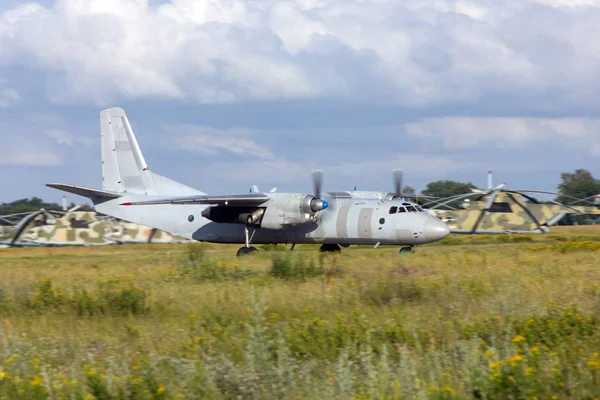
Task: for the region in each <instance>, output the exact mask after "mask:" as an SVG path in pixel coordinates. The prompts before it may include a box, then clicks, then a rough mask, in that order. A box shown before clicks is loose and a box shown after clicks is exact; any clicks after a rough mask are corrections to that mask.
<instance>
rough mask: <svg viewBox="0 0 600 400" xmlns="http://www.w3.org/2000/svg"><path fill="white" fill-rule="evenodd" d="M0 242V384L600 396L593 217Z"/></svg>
mask: <svg viewBox="0 0 600 400" xmlns="http://www.w3.org/2000/svg"><path fill="white" fill-rule="evenodd" d="M237 247H238V246H226V245H204V244H195V245H171V246H170V245H148V246H146V245H135V246H108V247H93V248H38V249H31V248H30V249H5V250H0V398H21V399H37V398H55V399H60V398H65V399H70V398H74V399H80V398H82V399H83V398H90V399H92V398H98V399H111V398H119V399H150V398H155V399H172V398H211V399H212V398H214V399H221V398H242V399H275V398H299V399H300V398H301V399H412V398H420V399H454V398H476V399H535V398H537V399H551V398H556V399H595V398H600V355H599V352H600V269H599V268H600V263H599V261H600V252H599V250H600V227H598V228H597V227H581V228H563V229H559V228H554V229H553V233H552V234H551V235H540V236H493V237H492V236H477V237H469V236H456V235H454V236H452V235H451V236H450V237H449V238H447V239H446V240H444V241H443V242H440V243H438V244H433V245H429V246H422V247H420V248H419V251H418V252H417V253H416V254H405V255H399V254H398V248H392V247H380V248H378V249H371V248H367V247H353V248H348V249H344V251H343V253H342V254H341V255H338V256H333V255H321V254H319V253H318V252H317V249H318V247H315V246H298V247H297V248H296V249H295V251H293V252H290V251H289V247H285V246H281V247H280V246H278V247H275V246H270V247H264V248H263V249H262V250H263V251H261V252H260V254H259V255H258V256H255V257H246V258H242V259H238V258H236V257H235V251H236V249H237Z"/></svg>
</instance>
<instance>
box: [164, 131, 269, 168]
mask: <svg viewBox="0 0 600 400" xmlns="http://www.w3.org/2000/svg"><path fill="white" fill-rule="evenodd" d="M164 129H165V130H166V131H167V132H170V133H171V134H170V135H169V137H168V141H169V142H172V144H174V146H175V147H176V148H179V149H182V150H187V151H196V152H199V153H204V154H219V153H222V152H229V153H233V154H236V155H240V156H251V157H258V158H261V159H263V160H272V159H275V158H276V156H275V155H274V154H273V153H271V151H269V150H268V149H267V148H266V147H264V146H261V145H259V144H257V143H256V142H255V141H254V140H252V139H250V138H248V137H247V136H249V135H251V134H252V132H251V131H250V130H248V129H229V130H219V129H215V128H212V127H206V126H198V125H177V126H165V127H164Z"/></svg>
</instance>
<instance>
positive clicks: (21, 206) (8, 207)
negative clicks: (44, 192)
mask: <svg viewBox="0 0 600 400" xmlns="http://www.w3.org/2000/svg"><path fill="white" fill-rule="evenodd" d="M75 206H76V205H75V203H71V204H70V205H69V206H68V209H70V208H73V207H75ZM42 208H43V209H46V210H49V211H62V209H63V208H62V204H58V203H46V202H45V201H43V200H42V199H40V198H38V197H32V198H30V199H20V200H15V201H13V202H10V203H0V215H10V214H19V213H27V212H34V211H39V210H40V209H42ZM79 210H80V211H93V209H92V208H91V207H89V206H87V205H85V206H83V207H81V208H79Z"/></svg>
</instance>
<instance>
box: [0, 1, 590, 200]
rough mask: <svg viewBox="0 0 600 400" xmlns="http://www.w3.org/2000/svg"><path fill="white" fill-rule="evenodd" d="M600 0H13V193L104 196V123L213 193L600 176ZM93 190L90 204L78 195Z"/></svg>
mask: <svg viewBox="0 0 600 400" xmlns="http://www.w3.org/2000/svg"><path fill="white" fill-rule="evenodd" d="M599 20H600V0H504V1H501V2H500V1H497V0H452V1H450V0H430V1H426V2H424V1H422V0H403V1H398V0H245V1H244V0H163V1H159V0H151V1H149V0H43V1H37V2H24V1H20V0H0V178H1V182H2V184H1V185H0V202H2V201H12V200H16V199H19V198H24V197H31V196H38V197H42V198H43V199H45V200H48V201H60V198H61V196H62V193H61V192H57V191H54V190H52V189H49V188H46V187H45V186H44V184H45V183H49V182H55V183H70V184H76V185H81V186H88V187H94V188H99V187H101V165H100V140H99V139H100V132H99V113H100V111H101V110H103V109H105V108H110V107H116V106H118V107H122V108H124V109H125V111H126V112H127V115H128V117H129V120H130V122H131V125H132V127H133V129H134V131H135V133H136V136H137V139H138V142H139V144H140V147H141V149H142V151H143V153H144V156H145V158H146V161H147V162H148V164H149V166H150V168H151V169H152V170H153V171H154V172H157V173H159V174H161V175H165V176H168V177H169V178H171V179H174V180H177V181H180V182H183V183H185V184H187V185H190V186H193V187H195V188H197V189H199V190H202V191H204V192H207V193H211V194H230V193H245V192H247V191H248V189H249V188H250V186H251V185H253V184H256V185H259V187H260V188H261V189H262V190H265V191H266V190H269V189H271V188H272V187H277V188H279V190H280V191H296V192H307V193H310V191H311V181H310V174H311V171H312V170H313V169H323V170H324V171H325V181H324V186H325V187H324V189H325V190H327V191H334V190H351V189H352V188H353V187H355V186H356V187H357V188H358V189H359V190H361V189H362V190H382V191H384V190H390V191H391V190H392V189H393V185H392V170H393V169H396V168H403V169H404V171H405V184H407V185H410V186H413V187H415V188H416V189H417V190H422V189H423V188H424V187H425V185H426V184H427V183H428V182H431V181H435V180H441V179H443V180H445V179H451V180H458V181H471V182H473V183H474V184H476V185H479V186H480V187H483V186H485V185H486V182H487V177H486V173H487V171H488V170H493V171H494V181H495V183H500V182H507V184H508V187H510V188H513V189H519V188H520V189H524V188H527V189H539V190H550V191H554V190H556V187H557V185H558V183H559V181H560V173H561V172H572V171H574V170H575V169H578V168H586V169H589V170H590V171H591V172H592V173H593V174H596V175H600V163H598V160H599V158H600V102H599V101H598V92H599V91H600V42H599V41H598V40H596V38H598V37H600V24H598V23H597V21H599ZM82 200H83V199H82V198H78V197H75V196H73V198H72V201H74V202H81V201H82Z"/></svg>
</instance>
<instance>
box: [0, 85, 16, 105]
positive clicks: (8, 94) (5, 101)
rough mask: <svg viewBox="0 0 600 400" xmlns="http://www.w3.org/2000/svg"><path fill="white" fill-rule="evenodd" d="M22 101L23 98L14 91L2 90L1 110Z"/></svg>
mask: <svg viewBox="0 0 600 400" xmlns="http://www.w3.org/2000/svg"><path fill="white" fill-rule="evenodd" d="M20 100H21V96H19V93H18V92H17V91H16V90H14V89H0V108H6V107H10V106H12V105H13V104H15V103H17V102H18V101H20Z"/></svg>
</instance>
